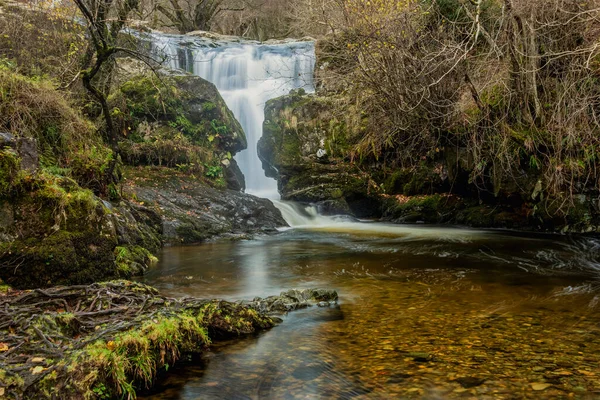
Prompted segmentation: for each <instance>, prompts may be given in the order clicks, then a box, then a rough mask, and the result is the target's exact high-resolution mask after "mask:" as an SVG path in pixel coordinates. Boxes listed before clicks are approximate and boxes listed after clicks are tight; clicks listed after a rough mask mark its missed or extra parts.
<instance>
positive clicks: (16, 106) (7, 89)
mask: <svg viewBox="0 0 600 400" xmlns="http://www.w3.org/2000/svg"><path fill="white" fill-rule="evenodd" d="M0 130H2V131H6V132H10V133H12V134H13V135H15V136H16V137H32V138H35V139H37V145H38V152H39V157H40V163H41V165H42V167H47V168H54V169H61V170H62V172H63V173H68V174H69V176H70V177H72V178H73V179H75V180H76V181H77V182H78V183H80V184H81V185H82V186H85V187H90V188H92V189H93V190H94V191H96V193H101V192H102V190H103V188H104V186H103V185H104V183H103V182H104V181H105V178H106V176H105V174H104V172H105V168H106V166H107V165H108V161H109V160H110V159H111V157H112V153H111V152H110V150H109V149H108V147H107V146H105V145H104V144H103V141H102V138H101V136H100V135H99V133H98V131H97V130H96V129H95V127H94V126H93V124H92V123H91V122H90V121H88V120H86V119H85V118H83V117H82V115H81V114H80V113H79V112H78V111H76V110H75V109H74V108H73V107H72V106H71V105H70V104H69V102H68V101H67V99H66V98H65V97H64V95H63V94H62V93H61V92H59V91H56V90H55V89H54V87H53V83H52V82H49V81H47V80H44V79H32V78H28V77H25V76H22V75H19V74H16V73H13V72H10V71H7V70H0ZM2 150H3V149H0V151H2ZM5 156H6V154H5V155H4V156H0V170H4V168H5V165H4V162H5V160H2V159H5V158H6V157H5ZM2 182H5V177H0V196H1V195H2V192H3V186H5V185H4V184H3V183H2Z"/></svg>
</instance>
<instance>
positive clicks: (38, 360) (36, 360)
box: [31, 357, 45, 363]
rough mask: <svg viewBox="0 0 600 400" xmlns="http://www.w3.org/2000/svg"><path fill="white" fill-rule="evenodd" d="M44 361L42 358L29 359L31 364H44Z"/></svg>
mask: <svg viewBox="0 0 600 400" xmlns="http://www.w3.org/2000/svg"><path fill="white" fill-rule="evenodd" d="M44 360H45V358H43V357H33V358H32V359H31V362H34V363H41V362H44Z"/></svg>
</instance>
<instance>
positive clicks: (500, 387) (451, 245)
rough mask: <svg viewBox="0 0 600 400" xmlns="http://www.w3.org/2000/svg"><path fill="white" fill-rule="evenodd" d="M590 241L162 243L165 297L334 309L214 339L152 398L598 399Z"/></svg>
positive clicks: (350, 236) (397, 231) (439, 233)
mask: <svg viewBox="0 0 600 400" xmlns="http://www.w3.org/2000/svg"><path fill="white" fill-rule="evenodd" d="M342 227H345V229H342ZM598 245H599V244H598V242H596V241H594V240H592V239H581V238H580V239H569V238H565V237H559V236H531V235H524V234H517V233H509V232H500V231H475V230H467V229H455V228H442V227H419V226H398V225H386V224H374V223H362V224H361V223H340V224H334V225H333V226H329V227H328V226H320V227H318V228H314V229H310V228H296V229H288V230H284V231H282V232H280V233H279V234H277V235H274V236H265V237H260V238H256V239H254V240H248V241H241V242H229V241H226V242H215V243H208V244H204V245H200V246H195V247H173V248H167V249H165V250H164V252H163V254H162V257H161V260H162V261H161V262H160V263H159V264H158V265H157V266H156V267H155V268H153V269H151V270H150V271H149V273H148V274H147V275H146V277H145V279H144V281H145V283H148V284H150V285H153V286H155V287H157V288H158V289H159V290H160V291H161V292H162V293H163V294H166V295H170V296H176V297H181V296H197V297H207V298H223V299H227V300H240V299H251V298H252V297H254V296H261V297H264V296H268V295H275V294H278V293H279V292H280V291H282V290H285V289H289V288H313V287H319V288H331V289H336V290H337V291H338V292H339V295H340V300H339V304H338V306H337V307H329V308H319V307H313V308H309V309H306V310H302V311H296V312H293V313H290V314H289V315H287V316H284V318H283V319H284V321H283V323H282V324H281V325H279V326H277V327H276V328H274V329H272V330H271V331H269V332H266V333H263V334H260V335H258V336H256V337H252V338H246V339H242V340H237V341H233V342H229V343H225V344H218V345H216V346H215V347H214V348H213V349H211V351H210V352H209V353H207V354H206V355H205V356H204V357H203V358H202V360H201V361H200V362H196V363H192V364H184V365H183V366H182V367H180V368H178V369H177V371H176V373H172V374H169V375H168V377H167V378H166V379H165V380H163V381H161V382H160V383H159V385H158V387H157V391H156V392H155V394H153V395H152V396H150V397H149V398H152V399H204V398H205V399H259V398H272V399H287V398H289V399H306V398H337V399H350V398H463V397H466V398H469V397H470V398H473V397H475V398H558V397H567V396H569V395H570V394H571V393H572V394H573V395H574V396H576V397H578V398H596V397H597V396H600V370H599V367H598V366H599V365H600V364H599V362H600V314H599V313H598V302H599V300H600V292H599V291H598V282H597V281H596V280H595V276H597V275H598V271H597V268H598V267H599V265H600V264H598V263H597V260H594V259H590V255H593V254H597V253H596V252H595V251H596V250H597V248H598Z"/></svg>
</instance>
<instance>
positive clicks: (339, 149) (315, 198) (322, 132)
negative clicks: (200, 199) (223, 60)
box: [258, 90, 381, 218]
mask: <svg viewBox="0 0 600 400" xmlns="http://www.w3.org/2000/svg"><path fill="white" fill-rule="evenodd" d="M350 126H351V122H350V121H349V120H347V119H343V118H341V119H339V118H338V117H337V116H336V114H335V113H334V104H333V102H332V101H331V100H330V99H325V98H321V97H319V96H316V95H306V93H304V91H303V90H296V91H292V92H290V94H289V95H287V96H283V97H280V98H277V99H273V100H270V101H269V102H267V105H266V107H265V122H264V124H263V136H262V138H261V139H260V140H259V142H258V155H259V158H260V159H261V161H262V165H263V169H264V170H265V174H266V175H267V176H269V177H272V178H275V179H277V182H278V187H279V191H280V193H281V197H282V199H283V200H293V201H298V202H303V203H313V204H316V205H317V206H321V208H322V210H323V211H324V212H326V213H330V214H341V213H344V214H349V215H353V216H356V217H359V218H368V217H379V216H380V215H381V207H380V205H381V198H380V195H379V186H378V185H376V184H374V182H373V181H372V179H371V177H370V175H369V174H367V173H364V172H363V171H361V170H360V169H358V168H357V167H356V166H354V165H353V164H350V163H347V162H345V160H343V159H341V158H340V157H341V156H342V155H345V152H346V151H347V150H348V138H347V136H348V135H350V132H349V130H350V129H351V128H350Z"/></svg>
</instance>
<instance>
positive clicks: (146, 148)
mask: <svg viewBox="0 0 600 400" xmlns="http://www.w3.org/2000/svg"><path fill="white" fill-rule="evenodd" d="M120 65H121V69H120V76H119V82H120V83H119V89H118V91H117V92H116V93H115V94H113V95H112V96H111V104H113V107H114V108H115V110H118V111H116V112H115V114H116V115H118V116H120V124H121V126H122V127H123V130H124V131H125V132H128V134H127V136H126V138H125V139H124V140H122V141H121V143H120V149H121V154H122V157H123V160H124V161H125V162H126V163H127V164H129V165H159V166H166V167H170V168H179V169H182V170H186V171H192V172H195V173H202V174H205V175H206V176H207V177H209V178H211V180H212V181H213V182H214V183H215V186H226V185H227V187H228V188H230V189H233V190H243V189H244V187H245V184H244V179H243V175H241V173H240V172H239V169H237V165H235V163H234V162H232V156H233V155H235V154H236V153H237V152H239V151H241V150H244V149H245V148H246V147H247V141H246V136H245V134H244V131H243V129H242V127H241V125H240V124H239V122H238V121H237V120H236V118H235V117H234V115H233V113H232V112H231V110H229V108H228V107H227V105H226V104H225V101H224V100H223V98H222V97H221V95H220V94H219V92H218V91H217V89H216V87H215V86H214V85H213V84H212V83H210V82H208V81H206V80H204V79H202V78H200V77H198V76H195V75H191V74H187V73H185V72H180V71H166V70H161V71H160V73H159V75H158V76H156V75H154V74H153V73H151V72H146V73H143V74H139V73H138V74H135V73H133V71H134V70H135V68H134V67H132V66H131V65H133V66H135V65H136V64H135V63H133V62H132V61H130V60H127V59H126V60H121V61H120Z"/></svg>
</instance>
